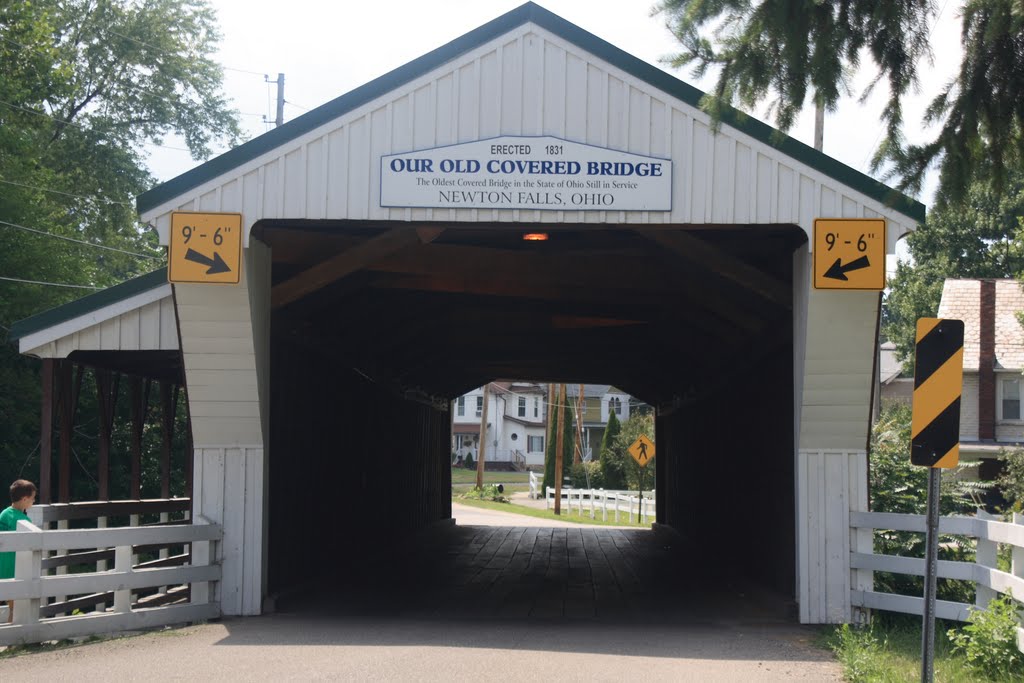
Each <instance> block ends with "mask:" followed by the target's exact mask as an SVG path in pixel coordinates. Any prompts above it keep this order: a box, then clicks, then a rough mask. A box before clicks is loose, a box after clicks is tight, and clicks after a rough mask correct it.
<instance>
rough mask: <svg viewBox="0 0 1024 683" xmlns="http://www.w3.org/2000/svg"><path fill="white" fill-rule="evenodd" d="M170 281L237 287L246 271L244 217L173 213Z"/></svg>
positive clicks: (234, 214) (185, 212)
mask: <svg viewBox="0 0 1024 683" xmlns="http://www.w3.org/2000/svg"><path fill="white" fill-rule="evenodd" d="M167 260H168V268H167V279H168V280H169V281H171V282H197V283H213V284H230V285H237V284H238V282H239V278H240V275H241V270H242V214H240V213H193V212H190V211H176V212H174V213H173V214H171V243H170V248H169V254H168V259H167Z"/></svg>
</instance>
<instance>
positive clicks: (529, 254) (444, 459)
mask: <svg viewBox="0 0 1024 683" xmlns="http://www.w3.org/2000/svg"><path fill="white" fill-rule="evenodd" d="M528 233H533V234H536V233H541V234H543V236H544V237H545V239H525V237H526V235H527V234H528ZM805 239H806V237H805V234H804V233H803V231H802V230H800V229H799V228H797V227H796V226H792V225H729V226H718V225H716V226H694V225H664V226H652V225H643V226H640V225H637V226H635V227H634V226H631V225H566V224H557V225H556V226H552V227H550V228H538V227H536V226H534V225H530V226H519V225H509V224H493V225H484V224H471V225H461V224H447V223H445V224H441V223H423V224H418V225H417V224H408V223H391V222H388V223H372V222H353V221H319V222H318V221H272V222H271V221H262V222H260V223H258V224H257V225H256V227H255V228H254V230H253V242H254V245H256V247H257V248H261V247H259V243H262V244H263V245H266V246H267V247H269V249H270V258H271V263H272V268H271V273H270V300H271V319H270V328H271V335H270V339H271V344H270V350H271V352H270V358H271V365H270V397H271V398H270V421H269V423H270V434H269V445H270V448H269V465H268V467H269V482H270V483H269V496H270V497H269V501H268V515H269V525H268V527H269V529H268V532H269V539H268V582H269V585H268V591H269V593H270V594H272V595H275V594H276V595H282V594H286V593H288V592H289V591H292V590H293V589H295V588H296V587H298V586H301V585H303V584H305V583H307V582H310V581H328V582H330V581H336V582H338V585H340V584H341V583H343V582H348V585H351V581H352V580H357V581H358V580H360V577H361V578H362V579H366V578H367V577H369V576H372V575H374V573H375V572H376V573H378V574H386V575H388V576H389V577H391V579H389V581H392V583H393V582H395V581H399V582H403V585H405V586H406V587H408V586H410V585H412V586H415V585H416V584H417V582H418V581H420V580H423V579H424V574H422V573H420V571H426V570H424V569H423V567H422V565H417V563H418V562H420V560H416V561H412V560H411V558H412V557H413V556H411V555H403V554H402V553H400V552H397V551H396V548H397V547H399V546H398V545H397V543H398V542H399V541H400V540H402V539H405V538H410V537H413V536H415V535H416V534H418V533H419V532H421V531H423V530H425V529H428V528H430V527H432V526H433V525H437V524H439V523H442V522H443V521H444V520H447V519H449V518H450V517H451V470H450V463H451V451H452V447H451V443H452V441H451V415H450V413H449V406H450V402H451V401H452V400H453V399H455V398H456V397H458V396H460V395H462V394H464V393H465V392H466V391H468V390H470V389H473V388H475V387H479V386H481V385H483V384H484V383H486V382H488V381H492V380H496V379H526V380H538V381H556V382H567V383H582V382H586V383H598V382H600V383H607V384H613V385H615V386H616V387H619V388H621V389H623V390H624V391H626V392H629V393H630V394H631V395H633V396H635V397H637V398H638V399H640V400H642V401H644V402H646V403H648V404H650V405H652V406H655V407H656V409H657V417H656V421H655V425H656V441H657V451H658V457H657V459H656V460H655V463H656V479H657V512H656V516H657V522H658V524H659V525H664V526H665V527H669V528H671V529H672V530H674V531H675V532H678V536H676V537H675V538H676V539H678V540H677V541H675V542H672V543H663V544H662V546H669V545H671V546H673V548H674V550H673V553H675V554H676V557H677V559H678V558H680V557H681V558H683V564H686V562H687V560H686V558H689V560H688V561H689V562H690V563H691V564H693V565H695V566H696V565H700V566H705V567H708V566H711V567H716V568H717V569H716V570H715V571H714V572H712V574H713V577H712V579H711V581H712V588H713V584H714V582H715V581H716V580H717V581H721V582H725V581H726V580H727V579H726V578H724V577H725V575H726V573H723V572H722V571H721V568H722V567H729V568H731V571H733V572H736V573H738V574H739V575H742V577H743V578H744V579H748V580H751V581H753V582H756V583H758V584H760V585H763V586H765V587H767V588H769V589H771V590H773V591H776V592H777V593H778V594H781V595H783V596H787V597H788V598H792V597H793V596H794V594H795V554H796V550H795V521H794V519H795V517H794V515H795V511H794V508H795V505H794V407H793V406H794V391H793V376H794V366H793V337H794V335H793V330H794V318H793V308H794V296H793V275H792V274H793V263H794V252H795V251H796V250H797V248H798V247H799V246H801V245H802V244H803V242H804V241H805ZM458 533H461V532H456V536H458ZM646 533H650V532H646ZM450 538H451V537H449V539H450ZM488 538H489V537H488ZM520 540H521V537H520ZM466 542H467V543H473V542H474V541H472V540H469V541H466ZM482 542H483V543H487V541H486V540H484V541H482ZM503 542H504V541H503ZM534 542H536V539H535V540H534ZM564 542H565V543H566V547H568V544H569V543H570V541H569V540H568V537H566V539H565V541H564ZM593 542H594V539H592V538H591V539H589V540H587V539H585V538H583V537H582V536H581V537H580V548H581V549H583V551H584V553H585V550H586V547H587V544H588V543H589V544H591V546H592V547H595V546H593ZM445 543H446V542H442V543H441V544H440V545H439V546H438V547H439V548H441V550H440V551H439V552H440V553H441V554H442V555H443V554H444V552H445V551H444V550H443V548H445V547H449V546H445ZM499 545H500V544H499ZM402 547H404V546H402ZM596 547H599V542H598V546H596ZM651 547H652V548H655V547H657V546H656V545H653V546H651ZM451 552H453V553H455V554H458V552H460V551H458V550H453V551H451ZM680 553H681V555H680ZM641 556H642V557H644V558H645V559H644V560H643V561H644V562H651V563H654V565H653V566H661V567H663V569H664V568H665V567H668V566H674V565H669V564H665V563H662V564H661V565H659V564H658V563H659V561H660V560H659V559H658V558H659V554H658V553H657V552H654V551H653V550H652V551H650V552H648V551H644V552H643V553H640V554H639V555H637V557H641ZM417 557H419V556H417ZM567 557H568V556H567ZM748 558H758V559H757V560H756V562H755V561H750V560H749V559H748ZM637 561H639V560H637ZM576 569H577V570H580V569H579V567H577V568H576ZM565 571H566V574H565V576H566V581H570V575H571V574H572V572H573V569H572V563H571V562H569V563H567V564H566V566H565ZM654 575H657V576H658V577H660V578H658V581H669V582H670V581H672V578H671V576H672V572H670V571H664V570H663V571H660V572H654V574H652V576H654ZM576 576H577V578H578V572H577V575H576ZM715 577H717V578H715Z"/></svg>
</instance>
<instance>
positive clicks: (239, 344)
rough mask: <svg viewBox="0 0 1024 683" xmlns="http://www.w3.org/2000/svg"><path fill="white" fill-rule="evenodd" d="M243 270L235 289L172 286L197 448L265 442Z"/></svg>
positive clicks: (217, 286) (246, 279)
mask: <svg viewBox="0 0 1024 683" xmlns="http://www.w3.org/2000/svg"><path fill="white" fill-rule="evenodd" d="M248 260H251V259H247V261H248ZM247 266H248V263H246V267H243V268H242V275H241V279H242V282H241V283H240V284H239V285H199V284H176V285H174V291H175V296H176V297H177V300H178V319H179V321H180V326H181V346H182V358H183V360H184V364H185V378H186V383H187V386H188V395H189V408H190V410H191V413H192V434H193V439H194V442H195V443H196V444H197V445H202V446H206V445H213V446H221V445H232V444H258V445H260V446H262V444H263V443H264V439H263V426H262V422H261V419H260V392H259V378H258V374H257V370H256V368H257V361H256V347H255V344H254V341H253V338H254V335H253V320H252V317H253V314H252V311H251V308H250V302H249V287H248V285H247V281H248V279H249V273H248V267H247ZM261 272H262V271H261Z"/></svg>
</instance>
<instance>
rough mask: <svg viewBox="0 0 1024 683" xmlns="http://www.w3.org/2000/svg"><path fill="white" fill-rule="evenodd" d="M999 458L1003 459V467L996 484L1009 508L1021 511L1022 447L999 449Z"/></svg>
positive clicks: (1023, 496) (1023, 505) (1023, 497)
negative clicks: (1007, 449)
mask: <svg viewBox="0 0 1024 683" xmlns="http://www.w3.org/2000/svg"><path fill="white" fill-rule="evenodd" d="M999 459H1000V460H1002V461H1003V465H1004V469H1003V473H1002V474H1001V475H999V479H998V480H997V481H996V484H997V485H998V486H999V489H1000V490H1001V491H1002V493H1003V497H1004V498H1006V502H1007V503H1009V504H1010V508H1011V509H1012V510H1013V511H1014V512H1021V511H1022V510H1024V449H1021V448H1014V449H1012V450H1009V451H1000V453H999Z"/></svg>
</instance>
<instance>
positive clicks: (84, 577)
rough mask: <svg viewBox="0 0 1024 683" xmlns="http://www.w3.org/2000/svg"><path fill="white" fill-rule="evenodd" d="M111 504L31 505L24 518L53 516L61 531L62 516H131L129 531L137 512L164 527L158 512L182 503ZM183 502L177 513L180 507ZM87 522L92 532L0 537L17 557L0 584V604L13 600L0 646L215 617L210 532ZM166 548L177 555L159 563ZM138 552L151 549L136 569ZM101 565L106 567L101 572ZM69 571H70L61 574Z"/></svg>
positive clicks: (29, 527) (204, 526)
mask: <svg viewBox="0 0 1024 683" xmlns="http://www.w3.org/2000/svg"><path fill="white" fill-rule="evenodd" d="M121 503H122V505H121V506H120V507H118V503H105V502H104V503H85V504H79V503H76V504H72V505H71V506H56V505H55V506H37V507H36V508H33V510H32V517H33V519H35V520H37V521H39V522H40V523H41V524H42V523H44V520H46V521H47V523H48V522H49V520H54V519H58V518H59V519H61V520H62V526H66V522H67V520H68V519H75V518H82V517H85V516H88V515H89V513H88V510H89V506H92V508H93V509H103V510H105V511H106V512H107V513H109V514H110V516H114V515H119V514H121V512H124V513H125V514H131V519H132V523H133V524H135V523H137V520H138V514H158V515H159V516H160V518H161V519H163V520H166V519H167V517H166V515H167V514H168V513H167V512H163V511H161V508H164V509H180V506H181V503H182V501H181V500H175V501H123V502H121ZM184 504H185V506H186V509H187V505H188V501H187V500H185V501H184ZM76 506H77V509H76ZM83 510H85V512H83ZM133 510H134V512H132V511H133ZM55 512H56V513H59V514H58V515H57V516H56V517H55V516H54V513H55ZM95 519H96V520H97V524H98V525H100V526H101V528H95V529H67V528H58V529H54V530H44V529H41V528H40V527H39V526H36V524H33V523H32V522H27V521H21V522H19V523H18V530H17V531H10V532H0V552H16V553H17V555H16V560H15V577H14V578H13V579H7V580H0V603H2V602H4V601H7V600H14V623H13V624H6V623H3V624H0V645H13V644H21V643H38V642H43V641H48V640H60V639H64V638H73V637H80V636H90V635H97V634H103V633H113V632H117V631H125V630H133V629H139V628H150V627H154V626H163V625H169V624H177V623H186V622H194V621H203V620H206V619H212V618H216V617H218V616H220V605H219V602H218V601H217V600H216V597H215V590H214V587H215V585H216V582H218V581H220V578H221V567H220V564H219V562H218V561H217V560H216V557H217V551H216V546H215V544H216V543H217V542H219V541H220V540H221V539H222V538H223V531H222V529H221V527H220V526H219V525H216V524H211V523H209V522H208V521H207V520H205V519H203V518H196V519H195V520H193V521H192V523H188V522H187V521H185V522H184V523H180V524H179V523H162V524H158V525H152V526H124V527H113V528H102V525H103V524H105V522H106V519H107V516H106V515H104V516H103V517H99V516H97V517H95ZM174 547H183V548H185V549H186V550H185V552H184V553H182V554H178V555H174V556H169V555H168V553H167V549H169V548H174ZM146 552H151V553H157V552H159V558H158V559H154V560H150V561H148V562H142V563H139V562H138V561H137V560H138V554H139V553H146ZM111 560H112V561H113V567H112V568H110V569H108V568H107V563H108V562H109V561H111ZM69 568H70V569H73V570H75V573H67V572H68V571H69ZM90 569H91V571H90ZM149 589H155V590H149ZM140 590H141V591H143V592H145V593H149V595H146V596H145V597H141V598H138V599H137V600H136V601H135V603H134V604H133V602H132V593H133V592H136V593H137V592H139V591H140ZM169 603H170V604H169ZM85 610H91V611H85ZM4 616H5V617H6V614H5V615H4Z"/></svg>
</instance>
